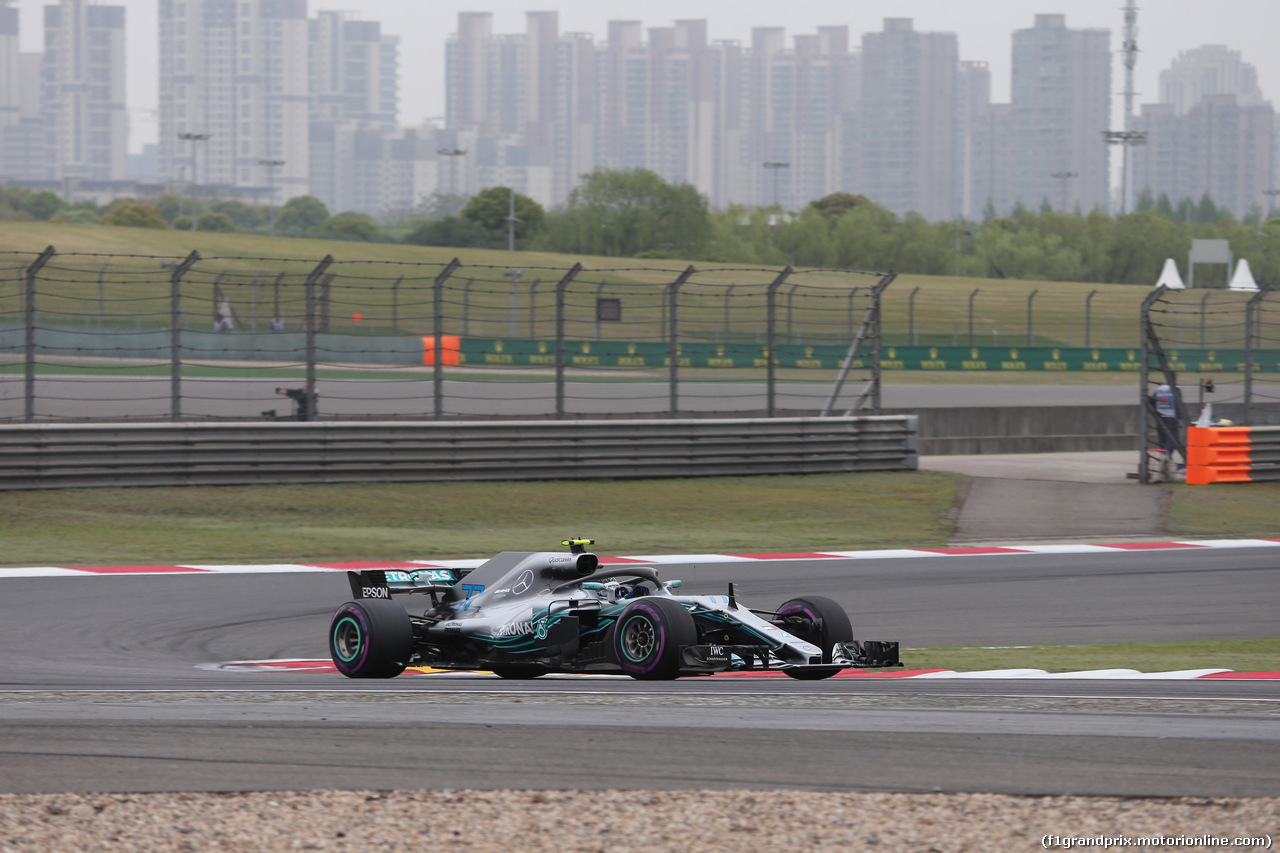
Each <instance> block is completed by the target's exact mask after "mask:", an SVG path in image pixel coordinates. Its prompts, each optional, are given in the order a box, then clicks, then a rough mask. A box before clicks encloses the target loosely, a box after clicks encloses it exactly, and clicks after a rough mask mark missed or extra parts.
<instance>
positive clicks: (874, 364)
mask: <svg viewBox="0 0 1280 853" xmlns="http://www.w3.org/2000/svg"><path fill="white" fill-rule="evenodd" d="M897 277H898V274H897V273H896V272H894V271H893V270H890V271H889V274H888V275H886V276H885V277H884V278H882V279H880V283H879V284H877V285H876V286H875V287H874V288H873V289H872V291H871V310H872V311H873V312H874V315H873V319H872V324H873V325H872V333H873V334H874V335H875V337H873V338H872V339H871V413H872V414H873V415H879V414H880V345H881V343H882V341H883V335H882V333H883V331H884V329H883V327H882V325H881V319H882V316H883V315H882V314H881V313H880V305H881V301H882V299H883V294H884V291H885V288H887V287H888V286H889V285H891V284H893V280H894V279H895V278H897Z"/></svg>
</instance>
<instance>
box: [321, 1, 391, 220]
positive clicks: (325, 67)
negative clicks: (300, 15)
mask: <svg viewBox="0 0 1280 853" xmlns="http://www.w3.org/2000/svg"><path fill="white" fill-rule="evenodd" d="M309 31H310V62H311V65H310V93H311V116H310V129H309V134H308V148H309V151H308V157H309V164H308V186H309V192H310V194H311V195H313V196H315V197H316V198H318V199H320V200H321V201H322V202H324V203H325V205H326V206H327V207H328V208H329V209H330V210H331V211H335V212H337V211H345V210H359V211H364V212H367V213H378V212H381V211H382V210H384V209H386V208H387V207H390V206H393V205H394V206H396V207H401V206H403V204H402V200H401V199H400V197H399V196H400V193H399V192H397V191H396V188H395V187H394V186H393V185H392V180H391V178H390V177H389V172H390V171H393V170H392V168H391V166H390V164H391V151H392V144H393V140H394V138H395V136H396V133H397V125H396V119H397V112H398V110H397V107H398V100H399V78H398V75H399V41H400V40H399V39H398V38H396V37H395V36H388V35H384V34H383V33H382V26H381V24H379V23H378V22H376V21H362V20H357V19H356V18H355V17H354V16H353V14H352V13H349V12H319V13H317V15H316V17H315V18H313V19H312V20H311V21H310V26H309ZM403 147H404V146H400V147H399V148H397V149H396V150H401V149H403ZM409 147H410V148H412V149H414V150H415V151H416V148H414V146H412V145H411V146H409ZM408 206H409V207H412V206H413V205H412V204H409V205H408Z"/></svg>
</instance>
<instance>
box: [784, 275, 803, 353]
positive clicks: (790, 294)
mask: <svg viewBox="0 0 1280 853" xmlns="http://www.w3.org/2000/svg"><path fill="white" fill-rule="evenodd" d="M799 286H800V285H798V284H793V285H791V289H790V290H788V291H787V343H789V344H794V343H795V342H796V336H795V330H794V329H793V328H792V326H791V313H792V311H791V304H792V303H793V302H794V301H795V297H796V288H797V287H799Z"/></svg>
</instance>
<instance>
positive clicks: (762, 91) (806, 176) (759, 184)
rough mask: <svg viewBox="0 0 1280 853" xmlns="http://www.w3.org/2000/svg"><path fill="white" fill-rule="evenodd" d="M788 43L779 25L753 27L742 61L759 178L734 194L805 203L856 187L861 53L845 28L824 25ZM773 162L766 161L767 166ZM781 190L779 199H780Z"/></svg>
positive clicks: (785, 204) (788, 205)
mask: <svg viewBox="0 0 1280 853" xmlns="http://www.w3.org/2000/svg"><path fill="white" fill-rule="evenodd" d="M793 45H794V46H793V48H792V49H786V47H785V34H784V31H783V30H782V29H781V28H779V27H759V28H757V29H756V30H754V31H753V38H752V47H751V52H750V54H749V57H748V58H747V60H746V62H745V63H744V65H745V69H746V72H747V73H748V74H749V78H748V81H747V90H748V92H749V93H750V98H751V104H750V105H749V106H748V107H747V109H746V110H745V112H746V113H747V115H749V117H750V122H751V124H750V130H749V134H750V139H751V150H752V155H753V156H752V166H753V167H754V169H753V176H754V178H755V179H754V180H753V181H752V182H751V187H752V190H753V191H751V192H743V191H742V190H739V191H737V192H736V193H733V197H734V198H735V200H742V201H747V202H750V203H753V204H773V203H774V202H775V201H776V202H777V203H778V204H780V205H782V206H783V207H786V208H788V209H794V208H796V207H803V206H804V205H805V204H806V203H808V202H809V201H811V200H812V199H816V198H821V197H822V196H824V195H827V194H828V193H831V192H834V191H836V190H838V189H853V188H855V185H856V177H855V175H856V172H857V170H856V167H854V168H852V169H851V168H850V164H849V163H848V154H849V150H850V148H851V146H853V140H852V139H851V138H850V133H851V131H852V129H853V128H854V126H855V125H854V124H853V123H852V122H851V117H852V114H853V112H854V106H855V104H856V103H857V99H858V96H859V90H858V56H857V54H855V53H852V52H850V50H849V30H848V28H847V27H819V28H818V31H817V33H815V34H805V35H797V36H795V38H794V40H793ZM766 163H767V164H769V165H768V166H766V165H765V164H766ZM775 196H776V199H775Z"/></svg>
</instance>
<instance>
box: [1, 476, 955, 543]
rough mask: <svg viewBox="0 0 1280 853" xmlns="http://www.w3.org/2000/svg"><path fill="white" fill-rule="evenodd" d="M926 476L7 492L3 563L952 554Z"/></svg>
mask: <svg viewBox="0 0 1280 853" xmlns="http://www.w3.org/2000/svg"><path fill="white" fill-rule="evenodd" d="M959 482H960V478H959V477H955V476H951V475H945V474H936V473H929V472H920V473H910V472H892V473H867V474H821V475H814V476H786V477H743V478H736V477H735V478H706V479H689V480H637V481H605V482H596V481H588V482H539V483H502V484H493V483H429V484H386V483H369V484H360V485H332V486H330V485H308V486H224V487H192V488H155V489H64V490H51V491H31V492H0V533H2V534H3V539H4V542H5V551H4V554H3V557H2V558H0V561H2V562H3V564H4V565H11V566H15V565H27V566H31V565H69V566H70V565H112V564H133V563H161V564H163V563H168V562H173V561H185V562H190V561H192V560H200V561H202V562H212V563H226V562H249V563H253V562H273V561H282V562H292V561H306V560H355V559H389V560H395V559H407V558H414V557H478V556H489V555H491V554H492V553H493V552H494V551H497V550H513V551H521V550H528V551H544V550H551V549H554V548H556V547H558V543H559V541H560V540H561V539H562V538H564V537H566V536H588V537H591V538H593V539H595V540H596V541H597V543H598V546H597V547H598V549H599V550H600V552H601V553H604V554H619V553H632V554H636V553H640V554H661V553H717V552H728V553H733V552H746V553H754V552H765V551H794V550H797V549H801V550H803V549H820V548H840V549H849V548H871V547H881V546H885V547H894V546H901V545H940V544H943V543H945V542H946V541H947V539H948V538H949V537H950V535H951V532H952V525H951V521H950V517H951V511H952V508H953V506H954V505H955V501H956V490H957V487H958V484H959Z"/></svg>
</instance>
